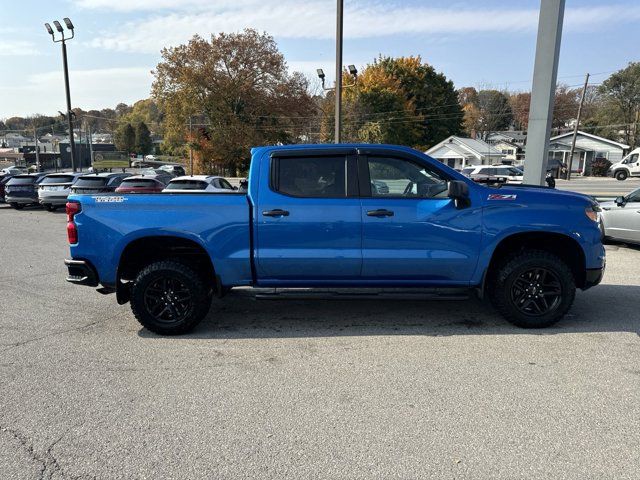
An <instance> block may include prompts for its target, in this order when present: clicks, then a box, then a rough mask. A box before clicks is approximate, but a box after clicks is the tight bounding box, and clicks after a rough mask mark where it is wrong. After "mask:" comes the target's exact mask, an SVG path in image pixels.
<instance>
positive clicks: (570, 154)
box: [567, 73, 589, 180]
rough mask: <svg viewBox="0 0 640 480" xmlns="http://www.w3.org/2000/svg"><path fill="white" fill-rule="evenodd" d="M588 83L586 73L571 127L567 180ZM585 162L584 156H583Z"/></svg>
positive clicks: (569, 175)
mask: <svg viewBox="0 0 640 480" xmlns="http://www.w3.org/2000/svg"><path fill="white" fill-rule="evenodd" d="M588 84H589V74H588V73H587V76H586V77H585V79H584V88H583V89H582V96H581V97H580V105H578V117H577V118H576V124H575V125H574V127H573V139H572V140H571V153H569V165H568V166H567V180H571V165H573V152H574V151H575V149H576V137H577V136H578V128H579V127H580V116H581V115H582V104H583V103H584V96H585V94H586V93H587V85H588ZM585 162H586V157H585ZM585 167H586V165H585Z"/></svg>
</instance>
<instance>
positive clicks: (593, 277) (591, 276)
mask: <svg viewBox="0 0 640 480" xmlns="http://www.w3.org/2000/svg"><path fill="white" fill-rule="evenodd" d="M605 268H606V263H605V264H603V265H602V268H587V271H586V274H585V276H584V288H583V290H586V289H587V288H591V287H595V286H596V285H598V284H599V283H600V282H601V281H602V277H603V276H604V271H605Z"/></svg>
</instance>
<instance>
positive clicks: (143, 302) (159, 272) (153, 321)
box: [131, 260, 211, 335]
mask: <svg viewBox="0 0 640 480" xmlns="http://www.w3.org/2000/svg"><path fill="white" fill-rule="evenodd" d="M163 279H168V280H169V281H170V282H172V283H173V284H174V285H181V286H183V287H184V288H183V289H181V290H180V291H188V294H189V295H190V305H189V307H188V308H186V309H185V310H184V311H185V312H186V313H184V315H183V316H181V318H179V319H177V320H175V321H172V320H171V319H168V320H167V319H164V320H162V319H159V318H158V317H157V315H154V314H153V313H152V311H151V310H152V309H150V308H149V298H150V293H149V292H150V291H151V290H153V292H154V293H155V292H156V291H157V290H158V288H156V287H157V285H158V282H160V283H162V282H163V281H164V280H163ZM210 292H211V288H210V287H208V286H207V284H206V282H205V280H204V279H203V278H202V277H201V276H200V275H199V274H198V273H197V272H196V271H195V270H193V269H192V268H191V267H190V266H188V265H185V264H184V263H181V262H177V261H170V260H163V261H159V262H155V263H152V264H150V265H147V266H146V267H145V268H143V269H142V270H141V271H140V273H138V275H137V276H136V279H135V280H134V282H133V286H132V288H131V311H132V312H133V315H134V316H135V317H136V319H137V320H138V322H140V324H141V325H142V326H143V327H145V328H146V329H148V330H151V331H152V332H154V333H157V334H160V335H180V334H183V333H186V332H188V331H190V330H192V329H193V328H194V327H195V326H196V325H198V323H200V321H201V320H202V319H203V318H204V317H205V316H206V315H207V313H208V312H209V307H210V305H211V293H210ZM156 295H157V294H156ZM185 295H186V294H185ZM175 298H176V297H174V299H175ZM165 300H166V298H165ZM153 302H155V303H153V305H156V306H157V305H158V303H159V302H156V301H155V300H153ZM161 302H164V300H161ZM169 303H170V302H169ZM176 303H178V302H177V301H176ZM164 304H165V305H167V303H164ZM180 306H182V304H180ZM160 307H161V308H162V305H160ZM171 313H174V311H171V312H169V315H170V314H171ZM156 314H157V312H156Z"/></svg>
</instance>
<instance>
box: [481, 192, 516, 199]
mask: <svg viewBox="0 0 640 480" xmlns="http://www.w3.org/2000/svg"><path fill="white" fill-rule="evenodd" d="M516 198H518V195H515V194H509V195H501V194H499V193H492V194H490V195H489V196H488V197H487V200H515V199H516Z"/></svg>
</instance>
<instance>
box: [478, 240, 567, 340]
mask: <svg viewBox="0 0 640 480" xmlns="http://www.w3.org/2000/svg"><path fill="white" fill-rule="evenodd" d="M575 293H576V286H575V280H574V278H573V273H572V272H571V269H570V268H569V267H568V265H567V264H565V263H564V262H563V261H562V260H561V259H560V258H559V257H557V256H556V255H553V254H551V253H548V252H544V251H539V250H529V251H524V252H521V253H518V254H516V255H514V256H513V257H511V258H510V259H508V260H507V261H506V262H505V263H504V264H503V265H502V266H501V267H499V269H498V271H497V273H496V275H495V277H494V279H493V285H492V289H491V299H492V301H493V304H494V305H495V307H496V309H497V310H498V311H499V312H500V313H501V314H502V315H503V316H504V317H505V318H506V319H507V320H508V321H509V322H511V323H512V324H514V325H516V326H518V327H523V328H544V327H548V326H551V325H553V324H554V323H556V322H558V320H560V319H561V318H562V317H563V316H564V314H565V313H567V311H568V310H569V308H571V304H572V303H573V300H574V298H575Z"/></svg>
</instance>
